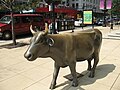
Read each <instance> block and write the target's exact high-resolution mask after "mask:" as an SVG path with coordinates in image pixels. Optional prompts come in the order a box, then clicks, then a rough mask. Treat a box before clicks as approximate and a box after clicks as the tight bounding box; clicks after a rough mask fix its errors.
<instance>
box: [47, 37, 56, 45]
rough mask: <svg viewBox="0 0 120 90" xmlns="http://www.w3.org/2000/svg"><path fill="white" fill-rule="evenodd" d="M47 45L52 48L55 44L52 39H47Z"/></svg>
mask: <svg viewBox="0 0 120 90" xmlns="http://www.w3.org/2000/svg"><path fill="white" fill-rule="evenodd" d="M47 43H48V45H49V46H53V45H54V43H55V42H54V40H53V39H52V38H48V39H47Z"/></svg>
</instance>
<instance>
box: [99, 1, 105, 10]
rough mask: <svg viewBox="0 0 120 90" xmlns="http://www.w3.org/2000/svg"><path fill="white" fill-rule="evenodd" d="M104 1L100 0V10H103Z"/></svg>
mask: <svg viewBox="0 0 120 90" xmlns="http://www.w3.org/2000/svg"><path fill="white" fill-rule="evenodd" d="M104 2H105V0H100V9H104Z"/></svg>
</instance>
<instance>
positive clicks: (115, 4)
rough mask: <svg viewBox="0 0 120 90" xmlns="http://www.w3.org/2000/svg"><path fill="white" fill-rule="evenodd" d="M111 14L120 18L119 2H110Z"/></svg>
mask: <svg viewBox="0 0 120 90" xmlns="http://www.w3.org/2000/svg"><path fill="white" fill-rule="evenodd" d="M112 3H113V5H112V9H111V11H112V14H113V15H118V16H119V17H120V0H112Z"/></svg>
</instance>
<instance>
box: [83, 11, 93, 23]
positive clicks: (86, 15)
mask: <svg viewBox="0 0 120 90" xmlns="http://www.w3.org/2000/svg"><path fill="white" fill-rule="evenodd" d="M83 20H84V21H83V23H84V24H92V21H93V20H92V11H84V12H83Z"/></svg>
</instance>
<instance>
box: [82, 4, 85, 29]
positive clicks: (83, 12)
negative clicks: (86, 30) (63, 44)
mask: <svg viewBox="0 0 120 90" xmlns="http://www.w3.org/2000/svg"><path fill="white" fill-rule="evenodd" d="M84 7H85V4H84V3H83V7H82V13H83V14H82V17H83V18H82V29H83V24H84V22H83V21H84Z"/></svg>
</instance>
